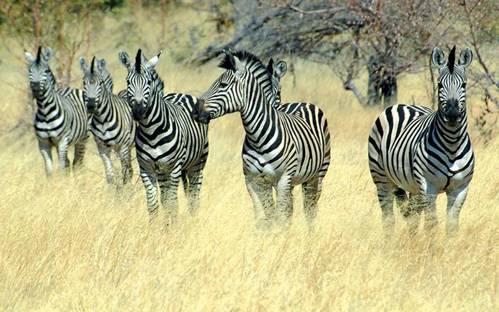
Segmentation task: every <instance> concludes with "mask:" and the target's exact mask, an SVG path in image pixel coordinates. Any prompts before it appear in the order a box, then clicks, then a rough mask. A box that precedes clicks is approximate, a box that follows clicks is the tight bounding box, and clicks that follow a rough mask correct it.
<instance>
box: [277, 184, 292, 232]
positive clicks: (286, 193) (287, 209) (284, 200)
mask: <svg viewBox="0 0 499 312" xmlns="http://www.w3.org/2000/svg"><path fill="white" fill-rule="evenodd" d="M276 192H277V199H276V208H277V213H278V216H277V217H278V221H279V223H281V224H283V225H284V226H286V227H289V226H290V225H291V216H292V215H293V186H292V184H291V177H290V176H282V177H281V178H280V179H279V181H278V182H277V187H276Z"/></svg>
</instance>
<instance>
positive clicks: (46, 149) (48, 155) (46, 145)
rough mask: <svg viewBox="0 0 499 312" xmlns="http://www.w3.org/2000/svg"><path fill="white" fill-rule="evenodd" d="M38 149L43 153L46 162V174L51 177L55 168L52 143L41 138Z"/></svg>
mask: <svg viewBox="0 0 499 312" xmlns="http://www.w3.org/2000/svg"><path fill="white" fill-rule="evenodd" d="M38 149H39V150H40V154H42V157H43V161H44V163H45V174H46V175H47V177H50V176H51V175H52V171H53V170H54V168H53V165H52V145H51V144H50V142H48V141H42V140H39V141H38Z"/></svg>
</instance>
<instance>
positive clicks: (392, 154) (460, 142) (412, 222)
mask: <svg viewBox="0 0 499 312" xmlns="http://www.w3.org/2000/svg"><path fill="white" fill-rule="evenodd" d="M431 59H432V63H433V65H434V66H437V67H438V68H439V78H438V110H437V111H432V110H431V109H429V108H426V107H423V106H416V105H403V104H399V105H393V106H391V107H388V108H386V109H385V110H384V111H383V112H382V113H381V115H380V116H379V117H378V118H377V119H376V121H375V122H374V125H373V127H372V130H371V132H370V134H369V140H368V156H369V168H370V172H371V176H372V179H373V181H374V184H375V185H376V188H377V194H378V200H379V203H380V205H381V211H382V219H383V227H384V229H385V234H386V235H387V236H390V234H391V233H392V232H393V228H394V215H393V198H394V196H395V198H396V199H397V202H398V203H400V204H401V205H400V207H401V211H402V214H403V216H404V217H406V218H407V220H408V226H409V230H410V232H411V233H414V232H415V231H417V228H418V225H419V216H420V214H421V212H423V211H424V215H425V226H424V227H425V229H426V230H432V229H433V228H435V225H436V224H437V217H436V205H435V200H436V197H437V195H438V194H439V193H442V192H445V193H446V194H447V224H446V229H447V233H449V234H450V233H454V232H455V231H456V230H457V229H458V226H459V213H460V211H461V207H462V206H463V204H464V201H465V199H466V195H467V193H468V185H469V183H470V181H471V179H472V177H473V167H474V155H473V149H472V147H471V141H470V138H469V135H468V132H467V115H466V75H465V69H466V67H468V66H469V65H470V63H471V61H472V59H473V53H472V52H471V50H470V49H464V50H463V51H462V52H461V54H460V57H459V60H458V61H457V62H456V47H455V46H454V47H453V48H452V50H451V51H450V54H449V57H448V60H446V59H445V56H444V53H443V52H442V50H441V49H439V48H437V47H436V48H434V49H433V52H432V57H431ZM407 193H409V194H410V196H409V201H408V202H406V203H405V205H404V202H405V200H406V199H407Z"/></svg>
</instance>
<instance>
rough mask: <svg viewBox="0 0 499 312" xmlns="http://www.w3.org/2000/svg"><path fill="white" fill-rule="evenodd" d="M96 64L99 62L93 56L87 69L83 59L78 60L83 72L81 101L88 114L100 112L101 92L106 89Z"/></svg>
mask: <svg viewBox="0 0 499 312" xmlns="http://www.w3.org/2000/svg"><path fill="white" fill-rule="evenodd" d="M98 63H99V61H97V60H96V59H95V56H94V57H93V58H92V62H91V63H90V67H88V65H87V63H86V62H85V59H84V58H83V57H81V58H80V67H81V70H82V71H83V100H84V101H85V103H86V105H87V110H88V112H89V113H91V114H93V113H95V112H98V111H100V109H101V103H102V91H103V90H104V89H106V88H107V86H106V85H105V82H104V79H103V75H102V72H101V70H100V68H99V65H98ZM106 90H107V89H106Z"/></svg>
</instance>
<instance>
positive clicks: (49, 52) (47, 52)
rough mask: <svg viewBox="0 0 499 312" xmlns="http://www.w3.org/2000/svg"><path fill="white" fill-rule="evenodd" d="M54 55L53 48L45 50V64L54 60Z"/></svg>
mask: <svg viewBox="0 0 499 312" xmlns="http://www.w3.org/2000/svg"><path fill="white" fill-rule="evenodd" d="M52 55H54V53H53V51H52V49H51V48H45V49H44V51H43V60H44V61H45V63H48V61H49V60H50V59H51V58H52Z"/></svg>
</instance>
